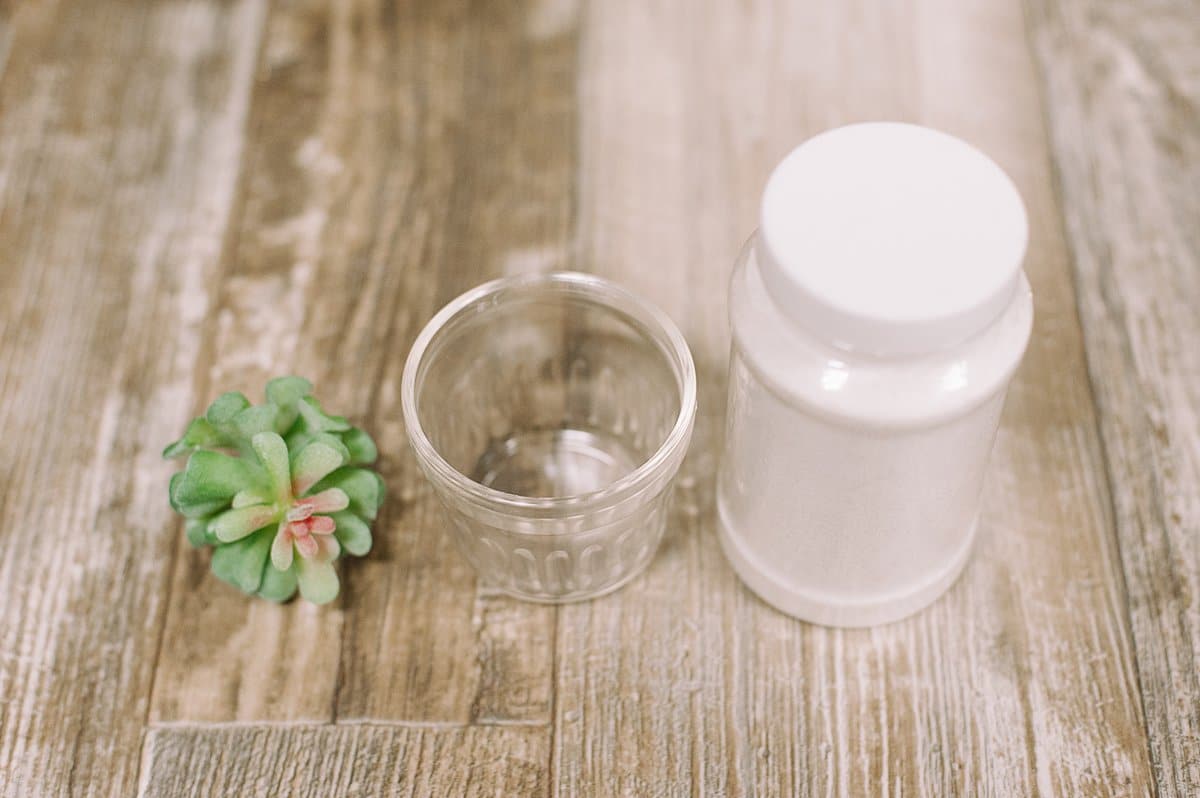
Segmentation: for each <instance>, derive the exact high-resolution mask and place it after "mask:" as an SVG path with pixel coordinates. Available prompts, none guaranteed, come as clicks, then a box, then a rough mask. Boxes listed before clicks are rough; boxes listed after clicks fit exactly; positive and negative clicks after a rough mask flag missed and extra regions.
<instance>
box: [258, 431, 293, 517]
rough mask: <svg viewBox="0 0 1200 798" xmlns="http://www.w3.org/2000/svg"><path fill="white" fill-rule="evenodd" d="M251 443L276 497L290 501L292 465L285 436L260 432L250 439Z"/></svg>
mask: <svg viewBox="0 0 1200 798" xmlns="http://www.w3.org/2000/svg"><path fill="white" fill-rule="evenodd" d="M250 443H251V445H252V446H253V447H254V453H255V454H257V455H258V461H259V462H260V463H262V466H263V468H265V469H266V471H267V476H268V477H269V478H270V481H271V488H272V490H273V492H274V495H275V498H276V499H277V500H279V501H289V500H290V499H291V496H292V480H291V470H290V468H291V467H290V465H289V464H288V448H287V444H286V443H284V442H283V438H281V437H279V435H278V434H277V433H274V432H260V433H258V434H257V435H255V436H254V437H253V438H251V439H250Z"/></svg>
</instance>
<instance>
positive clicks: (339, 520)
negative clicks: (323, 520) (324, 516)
mask: <svg viewBox="0 0 1200 798" xmlns="http://www.w3.org/2000/svg"><path fill="white" fill-rule="evenodd" d="M329 517H330V518H332V519H333V520H334V523H336V524H337V529H335V530H334V531H333V534H334V537H336V538H337V539H338V543H341V544H342V548H343V549H345V550H346V551H347V552H349V553H350V554H353V555H354V556H356V557H361V556H363V555H364V554H366V553H367V552H369V551H370V550H371V527H369V526H367V522H366V521H364V520H362V519H361V518H359V517H358V516H357V515H355V514H354V513H353V512H351V511H350V510H342V511H340V512H336V513H330V516H329Z"/></svg>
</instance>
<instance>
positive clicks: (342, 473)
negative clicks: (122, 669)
mask: <svg viewBox="0 0 1200 798" xmlns="http://www.w3.org/2000/svg"><path fill="white" fill-rule="evenodd" d="M266 395H267V401H266V402H265V403H264V404H261V405H253V404H251V403H250V400H248V399H247V398H246V397H245V396H243V395H242V394H240V393H227V394H223V395H221V396H219V397H217V399H216V401H214V402H213V403H212V404H211V405H210V406H209V408H208V411H207V412H205V414H204V415H203V416H200V417H199V418H197V419H195V420H193V421H192V423H191V424H190V425H188V428H187V432H185V433H184V436H183V437H182V438H180V439H179V440H178V441H176V442H175V443H172V444H171V445H170V446H168V447H167V448H166V449H165V450H164V451H163V457H166V458H173V457H182V456H183V455H188V462H187V467H186V468H184V470H183V471H180V472H179V473H177V474H175V475H174V476H173V477H171V487H170V497H171V506H172V507H174V508H175V511H176V512H178V513H180V514H181V515H183V516H184V517H185V518H186V519H187V537H188V540H189V541H191V543H192V544H193V545H195V546H212V547H213V555H212V570H213V573H214V574H216V575H217V577H218V578H220V579H223V580H224V581H226V582H228V583H230V584H231V585H233V586H235V587H237V588H238V589H240V590H242V591H244V592H246V593H250V594H253V595H257V596H261V597H262V598H265V599H270V600H271V601H287V600H288V599H290V598H291V597H292V596H294V595H295V593H296V590H297V588H299V590H300V595H301V596H303V597H304V598H305V599H307V600H308V601H311V602H313V603H314V604H325V603H326V602H329V601H332V600H333V599H334V598H335V597H336V596H337V594H338V590H339V587H340V585H339V582H338V576H337V571H336V570H334V566H333V563H334V561H335V560H337V559H338V557H339V556H341V554H342V553H348V554H354V555H356V556H362V555H364V554H366V553H367V552H368V551H370V550H371V526H370V525H371V522H372V521H374V520H375V516H376V513H377V512H378V511H379V506H380V505H381V504H382V503H383V497H384V486H383V480H382V479H380V477H379V475H378V474H376V473H375V472H374V471H372V470H371V469H369V468H363V466H366V465H370V464H371V463H373V462H375V458H376V456H377V454H378V452H377V450H376V448H375V442H374V441H372V440H371V436H370V435H368V434H367V433H366V432H364V431H363V430H361V429H359V428H357V427H354V426H351V424H350V423H349V422H348V421H346V419H344V418H342V417H341V416H332V415H329V414H327V413H326V412H325V411H324V410H323V409H322V408H321V404H320V403H319V402H318V401H317V400H316V398H315V397H313V395H312V383H310V382H309V381H308V380H306V379H303V378H301V377H279V378H278V379H274V380H271V381H270V382H269V383H267V390H266Z"/></svg>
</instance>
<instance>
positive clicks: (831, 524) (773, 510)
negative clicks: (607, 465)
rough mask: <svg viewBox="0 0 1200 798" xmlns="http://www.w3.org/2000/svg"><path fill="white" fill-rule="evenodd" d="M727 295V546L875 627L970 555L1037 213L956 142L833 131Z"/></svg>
mask: <svg viewBox="0 0 1200 798" xmlns="http://www.w3.org/2000/svg"><path fill="white" fill-rule="evenodd" d="M760 221H761V224H760V228H759V230H758V232H757V233H756V235H755V236H754V237H753V238H752V239H751V241H750V242H749V243H748V244H747V246H746V249H745V250H744V252H743V253H742V257H741V259H740V261H739V263H738V266H737V269H736V271H735V273H734V276H733V280H732V283H731V287H730V315H731V321H732V328H733V339H734V343H733V354H732V359H731V363H730V377H729V383H730V384H729V410H728V421H727V437H726V444H725V447H726V448H725V452H724V456H723V458H722V463H721V471H720V477H719V483H718V507H719V512H720V516H721V524H720V526H721V543H722V545H723V547H724V549H725V553H726V555H727V556H728V557H729V559H730V561H731V562H732V563H733V565H734V567H735V568H736V570H737V572H738V574H739V575H740V576H741V577H742V579H743V580H744V581H745V582H746V583H747V584H748V585H749V586H750V587H751V588H752V589H753V590H754V591H755V592H756V593H758V595H759V596H761V597H762V598H763V599H765V600H766V601H767V602H769V603H771V604H773V605H774V606H776V607H777V608H779V609H781V610H783V611H784V612H786V613H789V614H791V615H794V616H796V617H798V618H802V619H804V620H807V621H812V622H815V623H821V624H827V625H835V626H867V625H872V624H879V623H886V622H889V621H893V620H896V619H899V618H902V617H904V616H906V615H908V614H910V613H912V612H915V611H916V610H918V609H920V608H921V607H923V606H925V605H926V604H928V603H929V602H931V601H933V600H934V599H935V598H937V597H938V596H939V595H940V594H941V593H942V592H943V591H944V590H945V589H946V588H948V587H949V586H950V585H951V584H952V583H953V582H954V580H955V579H956V578H957V576H958V575H959V573H960V572H961V571H962V568H963V566H964V565H965V564H966V562H967V559H968V556H969V554H970V551H971V546H972V542H973V540H974V537H975V530H976V526H977V523H976V522H977V515H978V508H979V498H980V492H981V488H982V485H983V481H984V472H985V469H986V465H987V459H988V455H989V452H990V450H991V447H992V441H993V439H994V437H995V432H996V428H997V424H998V422H999V418H1000V410H1001V407H1002V405H1003V403H1004V396H1005V392H1006V390H1007V387H1008V382H1009V379H1010V378H1011V376H1012V374H1013V372H1014V370H1015V369H1016V367H1017V365H1018V363H1019V362H1020V359H1021V356H1022V355H1023V354H1024V351H1025V346H1026V343H1027V342H1028V340H1029V334H1030V330H1031V327H1032V323H1033V304H1032V298H1031V295H1030V290H1029V284H1028V282H1027V281H1026V279H1025V276H1024V273H1023V272H1022V270H1021V261H1022V259H1023V257H1024V253H1025V247H1026V241H1027V238H1028V225H1027V222H1026V218H1025V210H1024V206H1023V204H1022V202H1021V198H1020V196H1019V194H1018V193H1017V190H1016V188H1015V187H1014V186H1013V184H1012V182H1011V181H1010V180H1009V178H1008V177H1007V176H1006V175H1005V174H1004V172H1003V171H1002V170H1001V169H1000V168H999V167H998V166H997V165H996V164H995V163H994V162H993V161H991V160H990V159H989V158H988V157H987V156H985V155H983V154H982V153H981V152H979V151H978V150H976V149H974V148H973V147H971V146H969V145H967V144H965V143H964V142H962V141H960V140H959V139H956V138H953V137H951V136H948V135H946V134H943V133H940V132H937V131H934V130H929V129H927V128H922V127H917V126H914V125H904V124H895V123H871V124H861V125H851V126H848V127H843V128H838V129H835V130H831V131H829V132H827V133H824V134H821V135H819V136H817V137H815V138H813V139H810V140H809V141H807V142H805V143H804V144H803V145H801V146H800V147H799V148H797V149H796V150H795V151H793V152H792V153H791V154H790V155H789V156H788V157H787V158H786V159H784V161H783V162H782V163H780V165H779V166H778V167H777V168H776V170H775V172H774V173H773V174H772V175H771V178H770V180H769V181H768V184H767V188H766V191H765V192H764V195H763V202H762V216H761V220H760Z"/></svg>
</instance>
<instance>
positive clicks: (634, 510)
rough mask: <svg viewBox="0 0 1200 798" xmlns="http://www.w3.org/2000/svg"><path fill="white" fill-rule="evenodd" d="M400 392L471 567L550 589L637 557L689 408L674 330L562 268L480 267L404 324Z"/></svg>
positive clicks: (576, 593) (420, 455)
mask: <svg viewBox="0 0 1200 798" xmlns="http://www.w3.org/2000/svg"><path fill="white" fill-rule="evenodd" d="M401 402H402V405H403V409H404V422H405V425H406V426H407V428H408V434H409V439H410V441H411V443H412V447H413V450H414V452H415V453H416V457H417V462H418V463H419V464H420V466H421V469H422V470H423V471H424V472H425V474H426V476H427V477H428V478H429V480H430V482H431V483H432V484H433V487H434V489H435V490H436V492H437V494H438V496H439V498H440V499H441V500H442V502H443V504H444V505H445V506H446V509H447V511H448V515H449V517H450V521H451V522H452V523H451V531H452V534H453V535H454V540H455V542H456V544H457V545H458V547H459V549H460V550H461V551H462V553H463V554H464V555H465V556H466V558H467V559H468V560H469V561H470V563H471V564H472V565H473V566H474V567H475V569H476V571H477V572H478V573H479V575H480V577H481V578H482V580H483V581H484V582H485V583H487V584H488V585H490V586H493V587H496V588H499V589H501V590H503V591H505V592H507V593H510V594H512V595H514V596H517V597H518V598H523V599H528V600H531V601H546V602H562V601H577V600H581V599H588V598H594V597H596V596H599V595H602V594H604V593H607V592H609V591H612V590H615V589H617V588H618V587H620V586H621V585H623V584H625V583H626V582H628V581H629V580H630V579H632V578H633V577H634V576H636V575H637V574H638V573H639V572H640V571H641V570H642V569H643V568H644V567H645V566H646V565H647V563H649V561H650V559H651V557H652V556H653V554H654V552H655V550H656V549H657V548H658V544H659V541H660V540H661V539H662V535H663V531H664V529H665V527H666V521H667V509H668V505H669V503H670V498H671V486H672V483H673V481H674V478H675V475H676V473H677V471H678V470H679V465H680V462H681V461H682V459H683V455H684V453H685V452H686V450H687V446H688V442H689V439H690V437H691V433H692V423H693V421H694V419H695V413H696V376H695V369H694V366H693V364H692V358H691V354H690V353H689V351H688V348H687V344H686V343H685V342H684V339H683V336H682V335H681V334H680V332H679V330H678V329H677V328H676V327H675V325H674V324H673V323H672V322H671V320H670V319H669V318H668V317H667V316H666V314H664V313H663V312H661V311H660V310H658V309H657V308H655V307H653V306H652V305H650V304H648V303H646V302H645V301H643V300H641V299H639V298H638V297H636V296H634V295H633V294H631V293H629V292H628V291H626V290H624V289H622V288H620V287H619V286H616V285H614V284H612V283H609V282H607V281H605V280H602V279H600V278H598V277H595V276H592V275H587V274H579V273H574V272H557V273H552V274H538V275H522V276H517V277H510V278H504V279H500V280H495V281H493V282H490V283H486V284H484V285H481V286H479V287H478V288H475V289H473V290H471V291H468V292H467V293H465V294H463V295H461V296H459V297H458V298H457V299H455V300H453V301H452V302H450V304H448V305H447V306H446V307H444V308H443V309H442V310H441V311H440V312H438V314H437V315H436V316H434V317H433V319H432V320H431V321H430V322H429V324H428V325H426V327H425V329H424V330H422V331H421V334H420V335H419V336H418V337H417V341H416V343H415V344H414V345H413V348H412V351H411V352H410V353H409V356H408V361H407V363H406V364H405V367H404V377H403V380H402V385H401Z"/></svg>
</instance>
